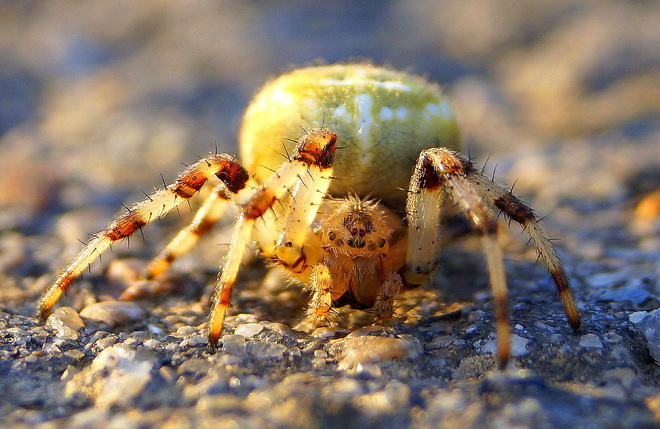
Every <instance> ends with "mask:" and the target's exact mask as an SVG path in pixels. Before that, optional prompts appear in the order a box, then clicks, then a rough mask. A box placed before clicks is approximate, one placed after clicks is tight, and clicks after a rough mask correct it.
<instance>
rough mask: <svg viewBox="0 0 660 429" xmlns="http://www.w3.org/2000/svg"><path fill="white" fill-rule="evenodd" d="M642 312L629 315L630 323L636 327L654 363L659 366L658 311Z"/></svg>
mask: <svg viewBox="0 0 660 429" xmlns="http://www.w3.org/2000/svg"><path fill="white" fill-rule="evenodd" d="M640 313H644V312H641V311H640V312H637V313H633V314H631V315H630V321H631V322H633V323H634V324H635V326H637V329H639V330H640V331H641V332H642V334H643V335H644V337H646V342H647V343H648V346H649V351H650V353H651V356H653V359H655V361H656V363H658V364H660V309H657V310H653V311H650V312H648V313H645V314H640Z"/></svg>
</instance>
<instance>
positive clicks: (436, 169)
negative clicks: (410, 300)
mask: <svg viewBox="0 0 660 429" xmlns="http://www.w3.org/2000/svg"><path fill="white" fill-rule="evenodd" d="M467 168H471V164H470V163H469V161H467V160H466V159H463V158H462V157H461V156H460V155H459V154H457V153H456V152H453V151H450V150H447V149H444V148H433V149H427V150H425V151H422V153H421V154H420V157H419V159H418V161H417V164H416V165H415V171H414V173H413V177H412V179H411V184H410V193H409V196H408V205H407V212H408V223H409V228H410V234H411V237H409V241H408V249H409V250H408V261H407V263H406V265H407V267H406V270H405V273H404V275H405V279H406V281H407V282H408V283H412V284H420V283H421V282H423V281H424V280H425V279H426V278H427V277H428V276H429V275H430V274H431V272H432V271H433V268H434V265H435V258H436V255H437V254H438V250H439V249H438V248H439V241H438V232H439V231H438V230H439V218H440V214H441V210H442V206H443V204H444V203H446V202H447V200H449V201H452V202H454V203H456V204H457V205H458V208H459V209H460V211H461V212H462V213H463V214H465V215H466V217H467V218H468V219H469V220H470V221H471V222H472V223H473V224H474V226H475V227H476V228H477V230H478V231H480V232H481V236H482V244H483V247H484V254H485V256H486V262H487V266H488V274H489V277H490V285H491V289H492V291H493V299H494V307H495V327H496V328H495V329H496V333H497V335H496V338H497V353H498V356H497V360H498V363H499V366H500V368H504V367H505V366H506V363H507V361H508V359H509V356H510V339H509V338H510V332H509V329H510V326H509V308H508V299H507V285H506V276H505V273H504V264H503V258H502V249H501V248H500V245H499V243H498V242H497V220H496V216H495V213H494V212H493V210H492V209H491V208H490V205H489V204H488V203H487V202H486V201H485V200H484V198H483V197H482V196H481V195H480V194H479V193H478V192H477V189H476V188H475V187H474V186H473V185H472V183H471V181H470V180H469V179H468V178H467V175H466V172H465V170H466V169H467Z"/></svg>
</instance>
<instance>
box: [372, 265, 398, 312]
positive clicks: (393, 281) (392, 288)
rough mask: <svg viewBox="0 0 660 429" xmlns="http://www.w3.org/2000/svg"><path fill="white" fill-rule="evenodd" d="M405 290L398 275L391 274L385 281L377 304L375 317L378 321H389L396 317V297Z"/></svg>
mask: <svg viewBox="0 0 660 429" xmlns="http://www.w3.org/2000/svg"><path fill="white" fill-rule="evenodd" d="M401 289H403V280H402V279H401V276H400V275H399V274H397V273H390V275H388V276H387V277H386V278H385V280H384V281H383V285H382V289H381V291H380V295H379V296H378V299H376V304H375V305H374V316H375V318H376V319H377V320H389V319H391V318H392V316H393V315H394V297H396V296H397V295H398V294H399V292H400V291H401Z"/></svg>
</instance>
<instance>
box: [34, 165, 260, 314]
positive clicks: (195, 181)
mask: <svg viewBox="0 0 660 429" xmlns="http://www.w3.org/2000/svg"><path fill="white" fill-rule="evenodd" d="M212 175H216V176H217V177H218V178H219V179H220V180H221V181H222V182H223V183H224V185H225V187H226V189H227V190H228V191H229V192H230V193H232V194H237V193H239V192H240V191H242V190H244V189H245V184H246V183H247V181H248V178H249V176H248V173H247V171H245V169H244V168H243V167H242V166H241V165H240V164H238V162H236V160H235V159H234V158H233V157H232V156H230V155H227V154H217V155H211V156H208V157H206V158H203V159H201V160H200V161H197V162H196V163H194V164H193V165H191V166H190V167H188V168H186V169H185V170H184V171H183V172H182V173H181V174H180V175H179V176H178V177H177V179H176V181H175V182H174V183H173V184H171V185H169V186H167V187H166V188H165V189H161V190H159V191H156V192H155V193H154V194H152V195H150V196H148V197H147V199H146V200H144V201H142V202H140V203H136V204H134V205H133V206H132V207H131V208H129V209H128V212H127V213H126V214H124V215H123V216H121V217H119V218H118V219H116V220H114V221H112V222H111V223H110V224H109V225H108V227H107V228H106V229H105V230H104V231H101V232H99V233H98V234H96V235H95V236H94V238H93V239H92V240H91V241H90V242H89V243H87V245H86V246H85V247H84V248H83V250H82V251H81V252H80V253H79V254H78V256H76V258H75V259H74V260H73V262H71V263H70V264H69V265H68V266H67V267H66V268H65V269H64V270H63V271H62V272H61V273H60V274H59V275H58V276H57V278H56V279H55V282H54V283H53V284H52V285H51V286H50V287H49V288H48V289H47V290H46V292H45V293H44V294H43V295H42V296H41V300H40V301H39V305H38V308H37V317H38V318H40V319H41V320H44V319H45V318H46V317H47V316H48V314H49V313H50V311H51V310H52V308H53V307H54V306H55V304H56V303H57V301H58V300H59V299H60V297H61V296H62V294H64V292H66V290H67V289H68V288H69V286H70V285H71V282H72V281H73V280H75V279H76V278H77V277H79V276H80V274H82V273H83V272H84V271H85V269H87V267H88V266H89V265H90V264H91V263H92V262H93V261H94V260H95V259H96V258H97V257H99V256H100V255H101V254H102V253H103V252H104V251H106V250H107V249H108V247H110V245H111V244H112V243H114V242H115V241H117V240H121V239H123V238H126V237H129V236H130V235H131V234H133V233H134V232H135V231H137V230H138V229H140V228H142V227H143V226H145V225H147V224H149V223H150V222H152V221H154V220H156V219H158V218H160V217H162V216H164V215H165V214H167V213H168V212H170V211H171V210H172V209H174V208H175V207H177V206H178V205H179V204H181V203H182V202H183V201H185V200H187V199H189V198H190V197H192V196H193V195H194V194H195V193H196V192H197V191H198V190H199V189H200V188H201V187H202V186H203V185H204V184H205V183H206V181H207V180H208V179H209V178H210V177H211V176H212Z"/></svg>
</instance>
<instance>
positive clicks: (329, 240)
mask: <svg viewBox="0 0 660 429" xmlns="http://www.w3.org/2000/svg"><path fill="white" fill-rule="evenodd" d="M328 205H329V207H328V210H327V211H326V210H324V212H325V213H328V216H327V217H325V216H324V220H323V225H322V227H321V228H320V233H321V240H322V241H323V245H324V247H325V248H326V249H332V250H334V251H337V252H340V253H344V254H346V255H348V256H355V257H357V256H377V255H384V254H387V251H388V248H389V243H388V239H389V237H390V235H391V233H392V228H391V227H390V226H388V225H387V224H386V222H385V219H384V213H383V210H382V208H381V206H380V205H379V204H378V202H377V201H375V200H361V199H359V198H358V197H356V196H349V197H347V198H345V199H342V200H331V201H328Z"/></svg>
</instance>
